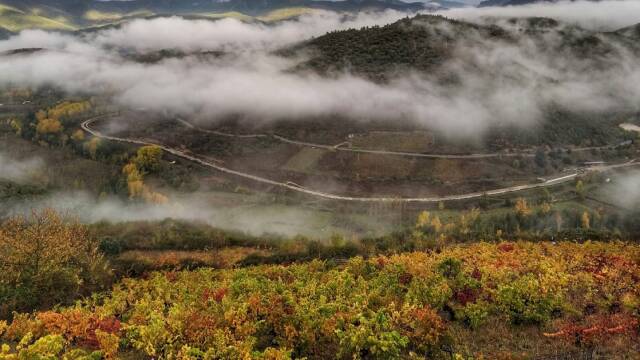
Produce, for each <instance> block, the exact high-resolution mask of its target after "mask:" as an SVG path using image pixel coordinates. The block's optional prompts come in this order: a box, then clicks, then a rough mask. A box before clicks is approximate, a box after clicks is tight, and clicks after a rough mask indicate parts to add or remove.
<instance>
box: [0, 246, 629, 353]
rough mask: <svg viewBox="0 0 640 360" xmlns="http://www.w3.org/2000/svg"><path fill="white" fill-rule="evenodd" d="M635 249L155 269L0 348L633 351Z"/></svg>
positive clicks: (6, 328) (22, 318) (487, 250)
mask: <svg viewBox="0 0 640 360" xmlns="http://www.w3.org/2000/svg"><path fill="white" fill-rule="evenodd" d="M639 282H640V246H638V245H630V244H626V243H591V242H587V243H584V244H575V243H557V244H556V243H530V242H503V243H497V244H496V243H493V244H489V243H477V244H473V245H466V246H453V247H448V248H445V249H443V250H441V251H437V252H415V253H407V254H399V255H394V256H389V257H386V256H380V257H374V258H371V259H363V258H361V257H355V258H352V259H350V260H349V261H347V262H346V263H345V264H342V265H338V266H335V265H330V264H329V263H327V262H322V261H317V260H316V261H311V262H308V263H304V264H297V265H290V266H274V265H268V266H267V265H263V266H256V267H248V268H239V269H228V270H212V269H200V270H195V271H182V272H156V273H152V274H150V275H149V276H147V277H144V278H141V279H124V280H123V281H121V282H120V283H118V284H117V285H116V286H115V287H114V288H113V289H112V291H111V292H110V293H107V294H105V295H104V296H103V295H95V296H93V297H92V298H90V299H87V300H83V301H81V302H79V303H78V304H76V305H75V306H72V307H67V308H61V309H56V310H51V311H42V312H35V313H32V314H15V315H14V316H13V319H12V321H10V322H6V323H5V322H2V323H0V333H1V334H2V335H1V336H2V339H3V341H4V342H5V343H6V345H3V347H2V353H1V354H0V359H15V358H20V359H45V358H46V359H48V358H62V357H64V358H66V359H81V358H82V359H89V358H101V357H103V358H163V359H250V358H256V359H289V358H308V359H330V358H337V359H395V358H422V359H424V358H429V359H439V358H443V359H444V358H446V359H451V358H456V359H467V358H469V359H471V358H474V359H496V358H502V359H513V358H523V359H530V358H541V356H544V355H545V354H553V353H558V352H563V353H571V352H580V351H588V352H589V354H594V356H596V357H595V358H598V356H600V357H602V358H629V359H631V358H634V356H637V354H638V351H640V348H638V344H639V342H638V341H639V339H638V335H639V331H640V323H639V320H640V286H639Z"/></svg>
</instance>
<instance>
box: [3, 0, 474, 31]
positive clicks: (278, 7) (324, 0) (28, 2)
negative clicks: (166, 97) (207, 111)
mask: <svg viewBox="0 0 640 360" xmlns="http://www.w3.org/2000/svg"><path fill="white" fill-rule="evenodd" d="M460 6H464V4H461V3H458V2H456V1H455V0H437V1H435V2H433V3H424V2H403V1H400V0H342V1H331V0H200V1H190V0H126V1H125V0H120V1H115V0H113V1H105V0H0V27H2V28H5V29H7V30H10V31H13V32H19V31H21V30H23V29H32V28H41V29H54V30H66V31H69V30H76V29H82V28H87V27H94V26H102V25H108V24H117V23H120V22H122V21H126V20H129V19H133V18H140V17H149V16H165V15H181V16H185V17H206V18H211V17H219V16H235V17H237V18H242V19H250V18H251V17H263V18H262V19H259V20H266V21H278V20H283V19H287V18H292V17H295V16H299V15H301V14H304V13H307V12H309V11H310V10H313V9H323V10H330V11H338V12H358V11H363V10H374V11H377V10H387V9H393V10H398V11H406V12H416V11H420V10H425V9H435V8H438V9H440V8H443V7H445V8H446V7H460Z"/></svg>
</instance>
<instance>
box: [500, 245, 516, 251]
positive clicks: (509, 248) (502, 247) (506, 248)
mask: <svg viewBox="0 0 640 360" xmlns="http://www.w3.org/2000/svg"><path fill="white" fill-rule="evenodd" d="M513 249H514V246H513V244H510V243H502V244H500V245H498V250H500V251H502V252H511V251H513Z"/></svg>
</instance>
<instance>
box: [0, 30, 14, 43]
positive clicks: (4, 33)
mask: <svg viewBox="0 0 640 360" xmlns="http://www.w3.org/2000/svg"><path fill="white" fill-rule="evenodd" d="M11 35H13V32H11V31H9V30H7V29H5V28H3V27H0V40H5V39H7V38H9V37H10V36H11Z"/></svg>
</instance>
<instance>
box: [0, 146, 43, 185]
mask: <svg viewBox="0 0 640 360" xmlns="http://www.w3.org/2000/svg"><path fill="white" fill-rule="evenodd" d="M43 168H44V162H43V161H42V159H40V158H35V157H32V158H26V159H22V158H16V157H14V156H10V155H8V154H6V153H3V152H0V180H8V181H13V182H18V183H23V182H29V181H31V180H33V179H34V178H35V177H37V176H38V175H39V174H40V172H41V171H42V170H43Z"/></svg>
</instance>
